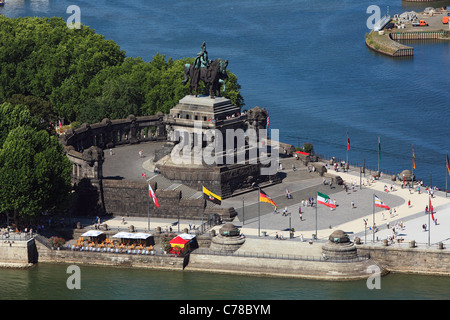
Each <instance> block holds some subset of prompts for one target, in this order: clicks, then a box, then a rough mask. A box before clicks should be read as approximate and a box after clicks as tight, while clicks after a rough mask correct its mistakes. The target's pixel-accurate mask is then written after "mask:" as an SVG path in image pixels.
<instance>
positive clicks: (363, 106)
mask: <svg viewBox="0 0 450 320" xmlns="http://www.w3.org/2000/svg"><path fill="white" fill-rule="evenodd" d="M374 4H375V5H378V6H379V7H380V8H381V10H382V14H384V13H386V10H387V6H389V12H390V14H391V15H393V14H394V13H402V12H404V11H407V10H408V11H409V10H415V11H420V10H423V8H425V7H427V6H431V5H433V4H424V5H417V4H411V5H409V6H406V5H405V3H404V2H401V1H373V0H370V1H369V0H362V1H351V0H343V1H335V0H324V1H321V2H320V3H318V2H317V1H309V0H303V1H269V0H261V1H251V0H246V1H242V0H239V1H233V0H231V1H222V2H205V1H196V0H194V1H154V0H153V1H149V0H145V1H144V0H129V1H126V2H123V1H122V2H120V1H105V0H97V1H88V0H85V1H80V0H78V1H75V0H70V1H69V0H59V1H44V0H42V1H12V0H10V1H9V2H8V3H7V5H6V6H5V7H4V8H3V9H0V10H1V12H2V13H3V14H4V15H6V16H10V17H17V16H61V17H63V18H64V19H65V20H67V19H68V18H69V16H70V15H71V13H66V10H67V7H68V6H69V5H78V6H79V7H80V9H81V22H82V23H83V24H85V25H89V26H90V27H92V28H94V29H95V30H96V31H97V32H98V33H101V34H104V35H105V36H106V38H108V39H113V40H115V41H116V42H117V43H118V44H119V45H120V46H121V48H122V49H123V50H125V51H126V52H127V55H128V56H133V57H137V56H140V57H142V58H143V59H145V60H151V59H152V57H153V55H155V54H156V53H158V52H159V53H161V54H165V55H166V56H167V57H173V58H175V59H178V58H182V57H186V56H190V57H193V56H195V55H196V53H197V52H199V51H200V45H201V44H202V42H203V41H206V44H207V49H208V54H209V57H210V58H211V59H215V58H218V57H221V58H225V59H228V60H229V68H230V69H231V70H232V71H233V72H234V73H235V74H236V75H237V76H238V78H239V82H240V84H241V85H242V94H243V96H244V98H245V103H246V106H245V108H252V107H254V106H260V107H264V108H266V109H267V110H268V111H269V115H270V124H271V128H272V129H279V130H280V132H279V133H280V139H281V140H282V141H283V142H287V143H291V144H293V145H295V146H297V145H298V144H300V145H303V143H305V142H311V143H313V144H314V146H315V151H316V152H318V153H320V154H323V155H327V156H335V157H337V158H343V159H345V158H346V147H347V132H348V135H349V137H350V140H351V149H350V151H349V155H348V157H349V161H350V162H353V163H361V164H362V163H363V161H364V160H365V161H366V164H367V165H368V166H370V167H372V168H376V167H377V165H378V137H380V139H381V150H382V152H381V162H380V167H381V168H382V169H387V170H389V171H392V172H400V171H402V170H404V169H411V168H412V147H413V146H414V150H415V160H416V170H415V173H416V174H417V177H418V178H421V179H423V180H424V181H425V182H426V183H427V184H428V183H430V177H431V179H432V182H431V183H432V184H433V185H437V186H438V187H440V188H444V187H445V155H446V152H448V151H449V150H450V139H449V138H450V129H449V125H450V116H449V114H450V93H449V88H450V72H449V70H450V41H442V42H424V41H422V42H415V43H413V46H414V48H415V50H414V51H415V56H414V57H413V58H406V59H392V58H389V57H385V56H383V55H380V54H377V53H374V52H371V51H370V50H368V49H367V48H366V46H365V45H364V34H365V33H366V32H368V31H369V30H368V29H367V27H366V20H367V19H368V18H369V16H370V15H369V14H367V13H366V10H367V7H368V6H369V5H374ZM434 4H435V5H434V6H436V7H437V6H442V5H450V1H441V2H437V3H434Z"/></svg>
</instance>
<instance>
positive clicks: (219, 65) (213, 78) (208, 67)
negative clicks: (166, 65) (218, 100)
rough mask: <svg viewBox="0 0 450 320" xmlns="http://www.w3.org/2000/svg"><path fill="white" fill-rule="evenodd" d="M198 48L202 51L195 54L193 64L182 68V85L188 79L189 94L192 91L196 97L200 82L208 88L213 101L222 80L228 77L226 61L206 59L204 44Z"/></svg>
mask: <svg viewBox="0 0 450 320" xmlns="http://www.w3.org/2000/svg"><path fill="white" fill-rule="evenodd" d="M200 48H201V49H202V51H200V52H199V53H198V54H197V57H196V58H195V61H194V64H193V65H190V64H186V65H185V66H184V80H183V85H185V84H186V83H187V82H188V80H189V79H190V80H191V83H190V85H189V93H190V94H192V90H193V89H194V91H195V96H196V97H197V96H198V85H199V83H200V80H201V81H203V82H204V83H205V84H206V86H207V87H209V96H210V97H211V98H213V99H214V97H215V95H218V96H220V86H221V85H222V84H223V83H225V81H224V79H226V78H227V77H228V75H227V72H226V69H227V66H228V60H224V59H216V60H214V61H211V60H209V59H208V52H207V51H206V44H205V42H203V44H202V46H201V47H200Z"/></svg>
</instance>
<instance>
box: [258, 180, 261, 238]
mask: <svg viewBox="0 0 450 320" xmlns="http://www.w3.org/2000/svg"><path fill="white" fill-rule="evenodd" d="M260 202H261V187H260V186H258V237H260V233H259V232H260V230H261V204H260Z"/></svg>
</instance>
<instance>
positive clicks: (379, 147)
mask: <svg viewBox="0 0 450 320" xmlns="http://www.w3.org/2000/svg"><path fill="white" fill-rule="evenodd" d="M380 149H381V145H380V137H378V172H380Z"/></svg>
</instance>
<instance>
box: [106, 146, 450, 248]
mask: <svg viewBox="0 0 450 320" xmlns="http://www.w3.org/2000/svg"><path fill="white" fill-rule="evenodd" d="M154 147H156V144H144V145H141V146H129V147H126V148H124V147H119V148H115V149H113V152H114V154H113V156H110V155H109V153H108V152H105V153H106V154H105V157H106V158H108V159H107V161H105V164H106V163H108V164H107V165H106V166H105V168H104V174H105V176H108V175H109V176H110V177H115V176H116V175H117V173H116V172H120V175H121V177H122V178H126V179H142V176H141V174H142V172H144V171H146V172H147V174H148V176H147V178H149V176H151V175H153V174H151V173H149V172H148V171H147V170H148V169H149V166H148V160H149V159H151V158H152V155H153V152H154V151H153V150H154ZM130 148H131V149H130ZM140 149H143V150H144V156H145V157H144V158H139V155H138V151H139V150H140ZM133 153H135V154H136V159H135V160H134V161H132V163H131V164H130V163H129V165H127V166H124V165H123V163H124V162H122V160H123V157H128V158H129V155H130V154H133ZM280 161H281V163H283V166H284V168H285V169H284V170H282V171H281V172H280V174H281V175H282V177H283V182H282V183H281V184H277V185H272V186H269V187H267V188H264V191H265V192H266V193H267V194H268V195H269V196H270V197H271V198H272V199H273V200H274V202H275V203H276V204H277V207H278V213H276V214H275V213H274V207H273V206H272V205H270V204H268V203H258V191H257V190H253V191H249V192H247V193H244V194H241V195H239V196H235V197H233V198H229V199H225V200H224V201H223V202H222V206H232V207H234V208H235V209H236V211H237V212H238V216H237V217H236V218H235V219H234V221H233V223H234V224H235V225H236V226H238V227H239V228H240V229H241V232H242V233H243V234H244V235H245V236H246V237H247V238H248V239H260V240H269V239H274V237H275V235H276V234H278V235H279V236H281V235H283V237H284V238H286V239H287V238H289V231H288V230H289V229H290V228H294V230H295V237H294V239H288V240H287V241H286V242H297V243H298V242H299V241H300V237H303V239H304V240H305V242H306V241H308V240H309V239H311V237H312V235H313V234H315V233H316V207H304V206H302V207H301V208H302V220H301V221H300V218H299V214H298V208H299V206H301V202H302V200H307V199H308V198H309V197H313V198H314V199H316V198H317V192H322V193H325V194H327V195H329V196H330V198H331V199H335V200H336V202H337V205H338V207H337V209H336V210H330V209H329V208H327V207H325V206H323V205H319V206H318V207H317V236H318V239H319V240H321V241H325V240H326V239H328V236H329V235H330V234H331V233H332V232H333V231H335V230H337V229H341V230H344V231H346V232H348V233H349V234H350V236H351V238H353V237H355V236H358V237H360V238H361V239H362V240H363V241H364V239H367V242H369V241H371V240H372V233H371V231H370V230H368V229H367V230H366V234H365V232H364V229H365V225H364V220H363V219H367V226H371V225H372V223H373V217H374V218H375V223H376V225H377V226H378V230H379V231H378V232H377V233H376V234H375V237H374V238H375V239H378V240H382V239H385V238H386V237H388V236H391V235H392V229H391V228H392V227H393V226H395V224H396V223H397V224H400V222H402V223H403V226H405V228H404V229H403V230H400V231H399V232H398V234H397V236H399V237H402V238H403V239H404V240H405V243H407V242H408V243H409V241H410V240H415V241H416V242H418V243H422V244H426V243H428V232H424V231H423V229H422V225H423V224H427V225H428V227H431V233H430V243H431V244H436V243H437V242H440V241H442V242H444V244H447V245H450V231H448V229H449V228H448V226H450V196H449V197H448V198H446V197H445V194H444V193H442V192H438V193H437V194H436V196H435V197H434V198H433V199H432V204H433V206H434V208H435V217H436V218H437V222H438V224H437V225H435V224H434V223H433V222H432V221H431V226H430V223H429V222H428V215H425V213H424V209H425V206H426V205H427V204H428V201H429V196H428V194H427V193H426V191H425V188H421V189H422V192H421V193H420V194H419V193H418V192H417V191H414V192H412V193H410V191H409V189H408V188H405V189H401V188H400V185H399V183H398V182H397V183H395V184H394V186H395V191H392V192H391V191H389V192H385V191H384V186H385V185H386V186H388V188H390V186H391V184H393V182H392V181H390V179H388V178H390V177H387V178H383V179H381V180H377V181H375V183H373V184H371V185H367V178H368V176H367V177H365V178H363V179H362V181H363V185H361V186H360V176H359V168H353V169H352V168H350V172H346V173H343V172H337V173H336V172H334V170H329V172H328V174H329V175H330V176H340V177H341V178H342V179H343V180H344V181H346V182H347V183H348V184H351V183H352V182H353V183H354V184H355V188H354V189H351V188H350V189H349V191H348V192H345V190H344V189H343V188H342V186H338V185H335V186H333V187H332V188H330V186H329V185H328V184H326V185H324V183H323V178H322V177H320V176H319V175H318V174H317V173H314V172H309V171H308V169H307V167H305V166H303V165H302V164H301V162H300V161H296V160H295V159H294V158H281V159H280ZM292 164H294V165H295V167H296V168H295V170H293V169H292ZM329 179H330V178H326V180H327V181H329ZM286 189H288V190H289V191H290V193H291V195H292V199H287V198H286V196H285V194H286ZM374 195H377V196H378V197H379V198H380V199H381V200H382V201H383V202H385V203H386V204H387V205H389V206H390V207H391V208H392V209H393V210H394V209H395V211H396V214H395V215H393V216H391V215H390V214H389V212H388V211H387V210H385V209H381V208H375V210H374V209H373V208H374V206H373V198H374ZM191 196H192V197H194V196H198V194H192V195H191ZM352 201H353V202H354V204H355V207H354V208H352V206H351V203H352ZM408 201H411V206H408ZM258 206H259V208H260V211H259V214H258ZM285 207H286V208H287V211H288V213H289V215H288V216H283V215H282V212H283V210H284V208H285ZM374 212H375V215H373V213H374ZM258 217H259V218H258ZM388 222H389V227H390V229H389V230H387V223H388ZM106 223H107V224H108V225H109V226H110V227H111V228H113V229H114V228H118V229H119V228H121V229H123V228H128V226H129V225H131V224H133V225H134V227H135V228H137V229H138V230H140V231H143V230H148V225H149V224H150V231H153V230H154V229H155V228H156V227H161V228H162V229H163V231H164V230H165V229H166V228H167V229H168V228H169V227H170V226H171V227H172V229H173V230H174V231H178V221H177V220H176V219H159V218H154V217H150V219H147V218H137V217H136V218H131V217H129V218H126V224H122V222H121V217H116V218H112V219H110V220H108V221H107V222H106ZM200 223H201V220H191V221H187V220H181V221H180V228H179V229H180V231H181V232H182V231H183V229H185V228H187V229H188V230H189V229H190V226H189V225H191V228H192V226H193V225H196V226H198V225H199V224H200ZM219 228H220V226H216V227H214V229H216V230H218V229H219ZM263 231H265V233H266V235H267V236H266V237H264V236H263ZM191 232H194V231H192V230H191ZM250 243H251V241H248V245H247V246H249V247H248V248H250ZM254 246H256V244H255V245H254ZM278 247H280V246H279V245H278ZM255 248H256V247H255ZM285 250H286V251H290V250H291V248H289V246H287V247H286V249H285Z"/></svg>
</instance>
